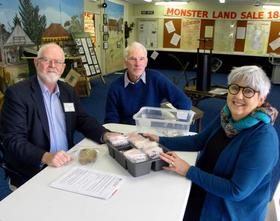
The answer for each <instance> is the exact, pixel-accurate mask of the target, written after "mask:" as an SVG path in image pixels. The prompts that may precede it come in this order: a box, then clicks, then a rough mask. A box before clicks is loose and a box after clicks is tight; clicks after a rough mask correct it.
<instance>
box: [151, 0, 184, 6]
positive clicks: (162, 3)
mask: <svg viewBox="0 0 280 221" xmlns="http://www.w3.org/2000/svg"><path fill="white" fill-rule="evenodd" d="M186 4H188V3H187V2H175V1H171V2H156V3H155V5H164V6H170V5H186Z"/></svg>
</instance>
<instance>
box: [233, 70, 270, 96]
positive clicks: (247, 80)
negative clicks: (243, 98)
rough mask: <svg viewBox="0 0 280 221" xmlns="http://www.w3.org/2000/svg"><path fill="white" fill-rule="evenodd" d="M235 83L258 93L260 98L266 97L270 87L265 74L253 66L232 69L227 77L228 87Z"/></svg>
mask: <svg viewBox="0 0 280 221" xmlns="http://www.w3.org/2000/svg"><path fill="white" fill-rule="evenodd" d="M236 81H239V82H242V83H244V84H245V85H246V86H248V87H251V88H253V89H254V90H256V91H259V93H260V96H261V97H266V96H267V95H268V93H269V90H270V87H271V83H270V80H269V78H268V77H267V75H266V73H265V72H264V71H263V69H261V68H260V67H258V66H255V65H250V66H242V67H234V68H233V69H232V70H231V72H230V74H229V75H228V84H229V85H230V84H232V83H235V82H236Z"/></svg>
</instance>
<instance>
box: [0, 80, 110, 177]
mask: <svg viewBox="0 0 280 221" xmlns="http://www.w3.org/2000/svg"><path fill="white" fill-rule="evenodd" d="M58 85H59V90H60V97H59V98H60V101H61V103H62V107H63V108H64V105H63V103H73V104H74V107H75V111H74V112H65V121H66V133H67V141H68V147H69V148H71V147H72V146H73V145H74V144H73V134H74V131H75V130H77V131H79V132H81V133H83V134H84V135H85V136H86V137H88V138H90V139H91V140H93V141H96V142H99V143H100V141H101V137H102V135H103V134H104V133H105V131H106V129H105V128H104V127H103V126H102V125H101V124H99V123H98V122H97V121H96V120H95V119H94V118H93V117H91V116H89V115H88V114H87V113H86V112H85V111H84V110H83V109H82V107H81V105H80V102H79V98H78V97H77V96H76V94H75V92H74V89H73V88H72V87H71V86H69V85H68V84H67V83H64V82H62V81H58ZM1 136H2V139H3V144H4V150H5V153H4V160H5V161H6V162H7V163H8V164H9V165H10V166H12V167H13V168H14V169H16V170H17V171H19V172H21V173H22V174H24V175H25V176H26V177H28V178H30V177H32V176H33V175H35V174H36V173H37V172H39V171H40V169H41V168H42V165H41V159H42V156H43V154H44V153H45V152H47V151H49V150H50V133H49V125H48V118H47V113H46V110H45V106H44V100H43V95H42V91H41V88H40V86H39V82H38V79H37V76H33V77H31V78H30V79H28V80H24V81H21V82H19V83H17V84H15V85H13V86H11V87H9V88H8V89H7V90H6V93H5V100H4V105H3V110H2V117H1Z"/></svg>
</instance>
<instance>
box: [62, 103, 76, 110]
mask: <svg viewBox="0 0 280 221" xmlns="http://www.w3.org/2000/svg"><path fill="white" fill-rule="evenodd" d="M63 105H64V111H65V112H75V107H74V104H73V103H63Z"/></svg>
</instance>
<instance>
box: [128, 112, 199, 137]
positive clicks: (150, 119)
mask: <svg viewBox="0 0 280 221" xmlns="http://www.w3.org/2000/svg"><path fill="white" fill-rule="evenodd" d="M194 114H195V112H193V111H192V110H179V109H169V108H157V107H142V108H141V109H140V110H139V111H138V112H137V113H136V114H134V115H133V119H134V120H135V123H136V126H137V127H138V131H139V132H148V131H151V129H154V130H156V131H157V132H158V133H159V135H164V136H180V135H186V134H187V133H188V132H189V129H190V125H191V123H192V120H193V116H194Z"/></svg>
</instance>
